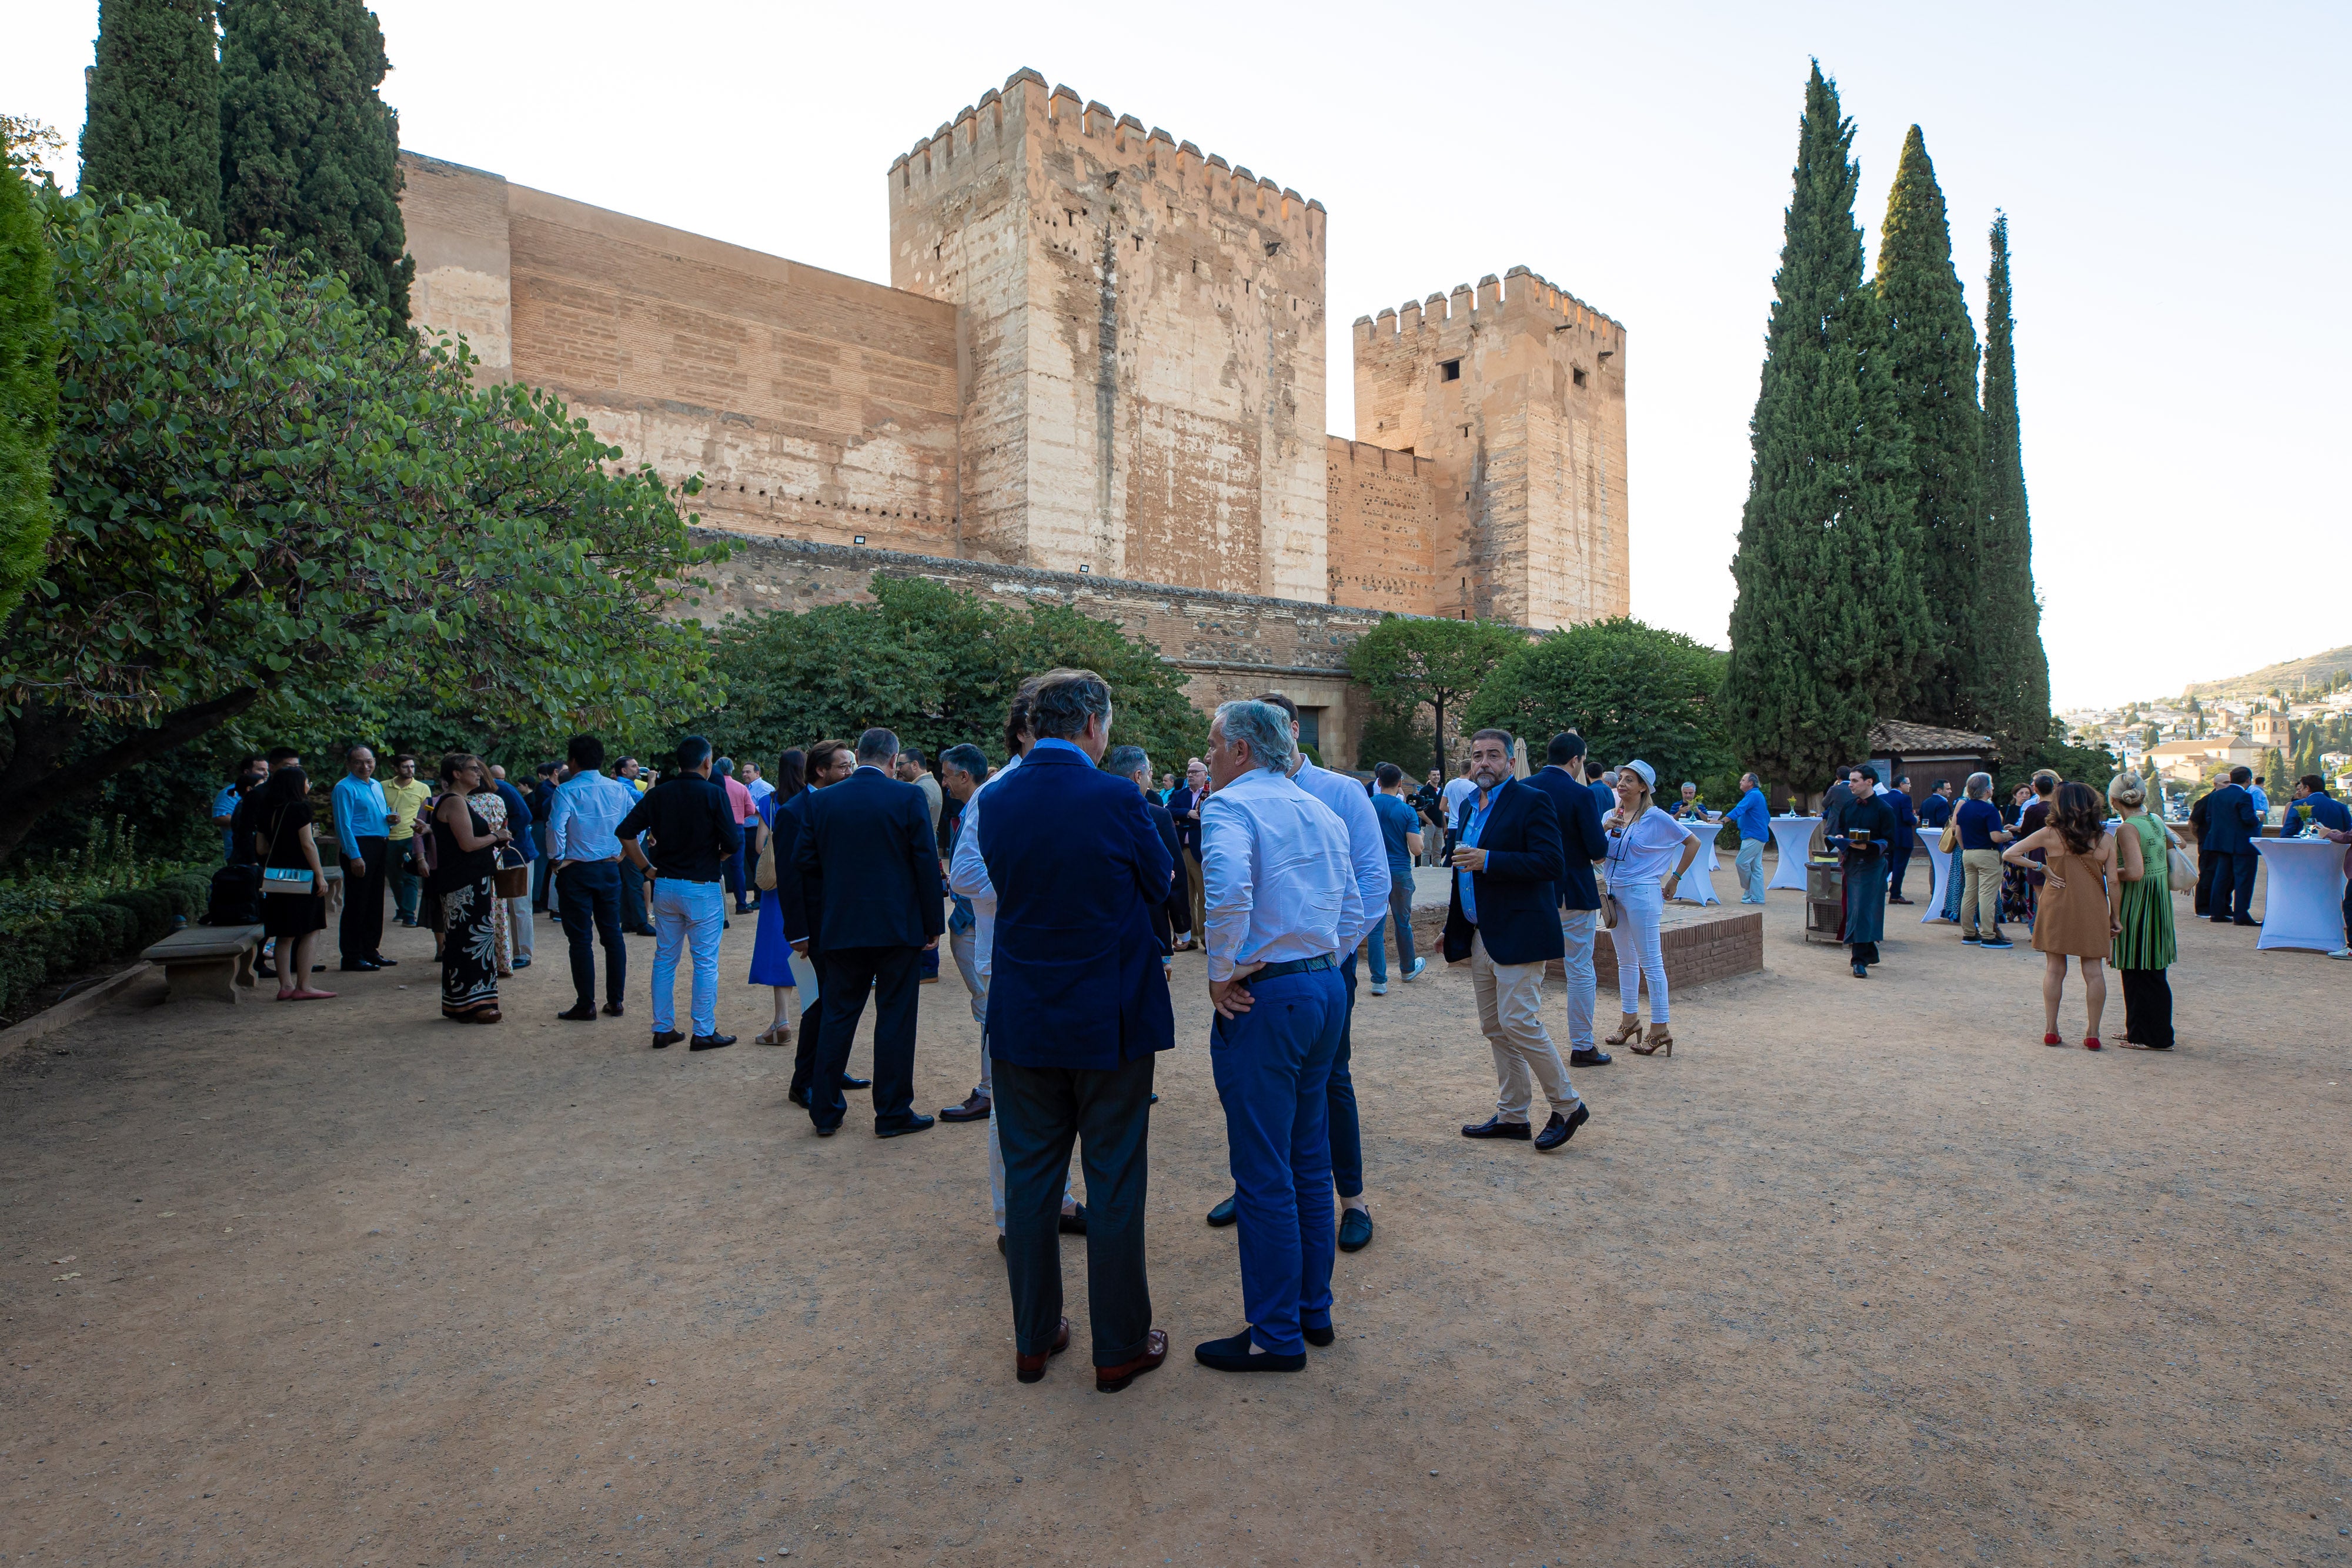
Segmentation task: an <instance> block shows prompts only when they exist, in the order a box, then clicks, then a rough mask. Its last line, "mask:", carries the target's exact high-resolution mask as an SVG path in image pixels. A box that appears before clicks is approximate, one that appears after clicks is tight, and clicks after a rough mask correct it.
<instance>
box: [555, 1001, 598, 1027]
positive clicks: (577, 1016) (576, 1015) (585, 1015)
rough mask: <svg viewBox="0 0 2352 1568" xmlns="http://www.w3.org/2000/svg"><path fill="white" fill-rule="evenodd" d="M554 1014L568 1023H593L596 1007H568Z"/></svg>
mask: <svg viewBox="0 0 2352 1568" xmlns="http://www.w3.org/2000/svg"><path fill="white" fill-rule="evenodd" d="M555 1016H556V1017H557V1018H560V1019H564V1020H565V1021H566V1022H569V1023H594V1022H595V1021H596V1009H594V1008H593V1007H587V1006H584V1005H583V1006H574V1007H568V1008H566V1009H563V1010H562V1012H560V1013H558V1014H556V1015H555Z"/></svg>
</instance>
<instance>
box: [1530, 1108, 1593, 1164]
mask: <svg viewBox="0 0 2352 1568" xmlns="http://www.w3.org/2000/svg"><path fill="white" fill-rule="evenodd" d="M1591 1120H1592V1107H1591V1106H1590V1105H1587V1104H1586V1103H1584V1102H1583V1101H1581V1100H1579V1101H1578V1102H1577V1103H1576V1109H1575V1110H1573V1111H1570V1113H1568V1114H1567V1115H1565V1116H1563V1115H1561V1114H1560V1113H1559V1112H1557V1111H1554V1112H1553V1113H1551V1120H1550V1121H1549V1122H1547V1123H1545V1124H1544V1130H1543V1131H1542V1132H1540V1133H1538V1134H1536V1147H1537V1148H1539V1149H1543V1150H1546V1151H1547V1152H1549V1150H1552V1149H1556V1148H1558V1147H1559V1146H1560V1145H1562V1144H1564V1143H1566V1142H1568V1141H1569V1139H1570V1138H1572V1137H1574V1136H1576V1130H1577V1129H1578V1128H1579V1127H1581V1126H1582V1125H1584V1124H1586V1123H1587V1122H1590V1121H1591Z"/></svg>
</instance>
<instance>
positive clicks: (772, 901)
mask: <svg viewBox="0 0 2352 1568" xmlns="http://www.w3.org/2000/svg"><path fill="white" fill-rule="evenodd" d="M803 761H804V756H803V753H802V751H801V750H800V748H799V747H793V748H792V749H791V750H789V751H787V752H785V753H784V754H783V755H782V757H780V758H777V759H776V788H775V789H774V791H773V792H772V793H771V794H768V795H765V796H762V797H761V800H760V834H761V841H762V842H763V843H764V842H765V841H766V840H767V838H768V837H769V836H770V835H771V834H772V833H774V832H775V831H776V811H777V810H778V809H779V808H780V807H782V805H783V803H784V802H785V801H787V800H791V799H792V798H793V796H795V795H797V794H799V793H800V792H801V789H802V788H803V779H802V765H803ZM792 849H793V846H792V845H789V844H778V845H777V846H776V852H777V854H778V855H779V856H782V855H784V854H787V853H789V852H791V851H792ZM753 863H755V864H756V863H757V862H756V859H755V860H754V862H753ZM763 891H764V890H763ZM811 979H814V975H812V976H811ZM751 984H753V985H755V986H765V987H767V988H769V990H770V991H771V992H772V993H773V994H774V996H775V998H776V1018H775V1021H774V1022H773V1023H772V1024H771V1025H769V1027H768V1029H767V1030H765V1031H764V1032H763V1033H761V1034H760V1035H759V1036H757V1037H756V1043H758V1044H761V1045H790V1044H792V1042H793V1019H795V1018H798V1017H799V1016H800V985H799V981H798V979H797V978H796V977H794V976H793V945H792V944H791V943H790V942H787V941H786V940H784V902H783V900H782V899H781V898H779V897H777V896H776V895H775V894H774V893H772V892H769V893H768V894H767V896H766V897H764V898H762V899H761V900H760V934H759V936H757V937H756V938H755V939H754V940H753V941H752V944H751ZM814 999H815V992H814V987H812V988H811V992H810V1000H812V1001H814Z"/></svg>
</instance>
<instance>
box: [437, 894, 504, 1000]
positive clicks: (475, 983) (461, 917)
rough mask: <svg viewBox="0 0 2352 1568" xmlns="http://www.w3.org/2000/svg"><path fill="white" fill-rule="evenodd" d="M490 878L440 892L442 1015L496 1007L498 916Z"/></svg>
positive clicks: (496, 898)
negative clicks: (443, 892)
mask: <svg viewBox="0 0 2352 1568" xmlns="http://www.w3.org/2000/svg"><path fill="white" fill-rule="evenodd" d="M504 902H505V901H504V900H502V899H500V898H499V897H498V896H497V890H496V888H495V886H494V884H493V883H491V881H490V879H489V878H488V877H484V878H482V879H481V880H480V881H479V882H469V883H467V884H466V885H465V886H463V887H459V888H455V889H452V890H451V891H450V892H447V893H445V894H442V895H441V923H442V930H443V936H442V938H441V1013H442V1016H443V1017H445V1018H463V1017H465V1016H466V1015H467V1014H468V1013H476V1012H479V1011H481V1010H482V1009H485V1008H495V1007H497V1006H498V1005H499V932H498V924H497V922H498V916H499V913H500V910H501V905H502V904H503V903H504Z"/></svg>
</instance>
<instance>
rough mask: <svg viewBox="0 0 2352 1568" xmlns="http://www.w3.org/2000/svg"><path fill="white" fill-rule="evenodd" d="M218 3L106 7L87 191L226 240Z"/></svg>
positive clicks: (142, 0)
mask: <svg viewBox="0 0 2352 1568" xmlns="http://www.w3.org/2000/svg"><path fill="white" fill-rule="evenodd" d="M217 47H218V40H217V37H215V33H214V31H213V5H212V0H101V3H100V5H99V8H98V63H97V64H96V65H95V66H93V67H91V68H90V72H89V118H88V119H86V120H84V121H83V122H82V128H81V188H82V191H83V193H85V194H88V195H91V196H100V197H104V196H116V195H132V196H145V197H148V198H150V199H159V198H160V199H161V200H163V201H166V202H169V203H170V204H172V215H173V217H175V218H178V219H179V220H180V221H181V222H182V223H184V224H185V225H188V226H189V227H190V228H192V229H201V230H203V231H204V232H205V234H206V235H211V236H213V237H214V238H215V239H217V238H218V237H219V236H220V233H221V212H220V149H221V125H220V60H219V57H218V56H217V54H216V53H215V49H216V48H217Z"/></svg>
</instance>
